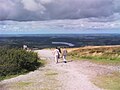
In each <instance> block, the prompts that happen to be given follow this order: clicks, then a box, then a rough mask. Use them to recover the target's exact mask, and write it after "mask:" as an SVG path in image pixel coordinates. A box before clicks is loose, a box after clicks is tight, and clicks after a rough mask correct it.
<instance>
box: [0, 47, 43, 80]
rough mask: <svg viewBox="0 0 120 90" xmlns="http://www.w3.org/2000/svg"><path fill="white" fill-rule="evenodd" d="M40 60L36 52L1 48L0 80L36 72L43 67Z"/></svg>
mask: <svg viewBox="0 0 120 90" xmlns="http://www.w3.org/2000/svg"><path fill="white" fill-rule="evenodd" d="M38 60H39V58H38V55H37V53H34V52H27V51H25V50H22V49H9V48H0V79H4V78H6V77H7V78H8V77H11V76H14V75H19V74H21V73H22V74H23V73H26V72H28V71H32V70H35V69H37V68H38V67H39V66H40V65H41V63H40V62H38Z"/></svg>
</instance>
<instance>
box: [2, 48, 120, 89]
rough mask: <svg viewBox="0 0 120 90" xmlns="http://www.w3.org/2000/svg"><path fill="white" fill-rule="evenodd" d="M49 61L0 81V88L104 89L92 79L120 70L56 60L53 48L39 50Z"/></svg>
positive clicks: (85, 62)
mask: <svg viewBox="0 0 120 90" xmlns="http://www.w3.org/2000/svg"><path fill="white" fill-rule="evenodd" d="M36 52H38V55H39V56H40V57H41V58H42V59H44V60H46V61H47V64H46V66H45V67H42V68H39V69H38V70H36V71H34V72H30V73H28V74H26V75H20V76H18V77H15V78H12V79H8V80H4V81H1V82H0V90H102V89H100V88H98V87H97V86H95V85H94V84H93V83H92V82H91V79H92V78H94V77H96V76H97V75H102V74H110V73H111V72H113V71H120V67H113V66H103V65H97V64H94V63H91V62H89V61H69V62H67V63H63V62H62V60H60V61H59V63H58V64H56V63H55V62H54V57H53V54H52V51H51V50H49V49H48V50H38V51H36Z"/></svg>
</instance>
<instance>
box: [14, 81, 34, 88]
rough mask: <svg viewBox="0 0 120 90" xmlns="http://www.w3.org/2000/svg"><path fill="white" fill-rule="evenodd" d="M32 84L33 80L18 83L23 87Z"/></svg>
mask: <svg viewBox="0 0 120 90" xmlns="http://www.w3.org/2000/svg"><path fill="white" fill-rule="evenodd" d="M30 84H32V82H18V83H16V85H17V86H21V87H23V86H28V85H30Z"/></svg>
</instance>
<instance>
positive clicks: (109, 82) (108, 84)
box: [92, 72, 120, 90]
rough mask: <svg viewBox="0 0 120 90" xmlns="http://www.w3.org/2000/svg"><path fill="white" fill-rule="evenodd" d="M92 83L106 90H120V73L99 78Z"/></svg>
mask: <svg viewBox="0 0 120 90" xmlns="http://www.w3.org/2000/svg"><path fill="white" fill-rule="evenodd" d="M92 82H93V83H94V84H95V85H97V86H99V87H100V88H103V89H105V90H120V73H119V72H115V73H113V74H109V75H102V76H98V77H96V78H95V79H94V80H92Z"/></svg>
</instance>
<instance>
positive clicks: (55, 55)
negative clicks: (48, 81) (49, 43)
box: [54, 47, 60, 63]
mask: <svg viewBox="0 0 120 90" xmlns="http://www.w3.org/2000/svg"><path fill="white" fill-rule="evenodd" d="M59 56H60V52H59V50H58V48H57V47H56V49H55V50H54V58H55V62H56V63H58V59H59Z"/></svg>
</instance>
